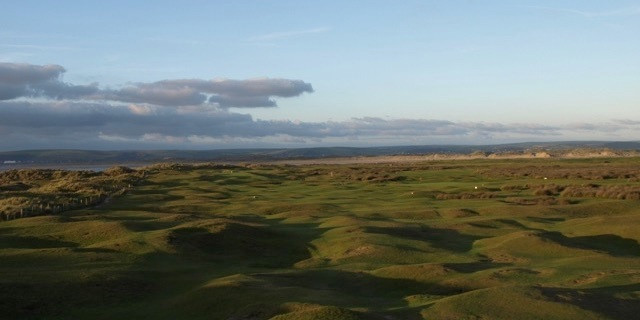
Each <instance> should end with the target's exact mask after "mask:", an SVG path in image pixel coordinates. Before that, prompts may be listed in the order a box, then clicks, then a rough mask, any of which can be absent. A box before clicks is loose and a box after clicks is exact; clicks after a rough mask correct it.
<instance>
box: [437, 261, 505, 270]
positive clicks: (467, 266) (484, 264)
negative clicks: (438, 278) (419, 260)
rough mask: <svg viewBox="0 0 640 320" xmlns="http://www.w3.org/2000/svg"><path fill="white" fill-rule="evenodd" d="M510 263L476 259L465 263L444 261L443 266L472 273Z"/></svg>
mask: <svg viewBox="0 0 640 320" xmlns="http://www.w3.org/2000/svg"><path fill="white" fill-rule="evenodd" d="M510 265H511V263H495V262H490V261H477V262H465V263H444V264H442V266H443V267H445V268H448V269H451V270H453V271H456V272H461V273H474V272H478V271H482V270H487V269H493V268H501V267H506V266H510Z"/></svg>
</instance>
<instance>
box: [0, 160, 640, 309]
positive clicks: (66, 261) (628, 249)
mask: <svg viewBox="0 0 640 320" xmlns="http://www.w3.org/2000/svg"><path fill="white" fill-rule="evenodd" d="M298 164H301V163H298ZM2 177H4V179H5V180H2V179H0V204H1V205H2V207H1V208H0V209H2V210H5V211H6V212H5V213H9V212H17V211H16V210H19V209H20V206H30V207H33V206H34V203H35V202H33V201H35V200H33V199H36V198H37V199H39V200H38V201H40V202H38V203H40V204H42V203H46V204H49V203H53V205H50V207H52V206H53V207H56V208H58V207H57V206H59V208H61V209H60V210H59V211H56V213H55V214H53V213H54V212H53V210H50V211H46V210H45V211H43V212H40V211H38V212H35V211H34V212H35V213H34V214H37V216H31V217H25V218H17V217H16V215H11V218H12V219H11V220H6V221H0V318H3V319H274V320H275V319H277V320H283V319H633V318H637V317H638V314H640V242H639V241H640V158H594V159H475V160H456V161H451V160H446V161H443V160H440V161H436V160H433V161H420V162H408V161H403V162H392V163H367V164H362V163H361V164H355V163H353V164H304V165H297V166H292V165H286V164H279V165H275V164H263V165H241V166H240V165H237V166H234V165H178V164H175V165H155V166H152V167H147V168H144V169H140V170H138V171H137V172H128V171H127V170H122V169H121V170H111V171H107V172H105V173H101V174H87V175H84V174H83V173H76V174H65V173H46V174H41V173H38V174H36V173H33V172H23V173H20V174H19V173H18V172H16V171H13V172H12V171H7V172H3V173H0V178H2ZM18 180H19V181H18ZM17 198H20V199H21V200H20V201H18V200H15V199H17ZM88 198H91V199H97V200H95V201H94V200H92V202H82V199H85V201H86V199H88ZM30 199H31V200H30ZM78 199H80V200H78ZM29 201H31V202H29ZM47 201H48V202H47ZM70 204H74V206H71V205H70ZM65 205H67V206H66V207H65ZM4 217H7V215H5V216H4ZM7 219H8V218H7Z"/></svg>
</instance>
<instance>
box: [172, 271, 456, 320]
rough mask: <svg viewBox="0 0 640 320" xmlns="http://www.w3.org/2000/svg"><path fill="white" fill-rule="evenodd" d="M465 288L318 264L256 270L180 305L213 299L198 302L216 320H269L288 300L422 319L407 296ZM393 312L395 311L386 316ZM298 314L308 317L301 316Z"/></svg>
mask: <svg viewBox="0 0 640 320" xmlns="http://www.w3.org/2000/svg"><path fill="white" fill-rule="evenodd" d="M466 291H468V290H467V289H464V288H458V287H447V286H442V285H439V284H430V283H422V282H417V281H413V280H408V279H391V278H381V277H376V276H373V275H371V274H369V273H365V272H349V271H343V270H326V269H325V270H317V269H316V270H303V271H293V272H277V273H255V274H251V275H248V276H245V277H240V278H238V280H237V281H231V280H230V281H229V282H227V283H225V284H224V285H219V286H206V287H200V288H198V289H197V290H194V291H192V292H193V295H191V296H190V297H189V301H188V302H185V304H184V305H180V306H179V307H180V308H189V307H192V306H194V304H193V302H194V301H203V300H209V301H211V303H209V304H203V303H197V304H195V307H199V308H207V310H209V309H210V311H211V312H213V313H217V314H216V315H215V316H214V317H213V318H218V319H268V318H270V317H272V316H274V315H276V314H279V313H282V310H279V309H281V306H282V305H283V304H285V303H302V304H310V305H327V306H333V307H339V308H347V309H357V310H359V311H362V312H363V313H362V314H361V316H363V318H366V319H422V318H421V317H420V313H419V312H420V310H419V309H413V308H410V309H407V308H406V307H407V302H406V300H405V297H406V296H410V295H415V294H433V295H455V294H459V293H463V292H466ZM212 305H213V307H212ZM230 306H233V308H231V307H230ZM398 308H402V310H399V309H398ZM225 309H226V310H225ZM391 314H394V316H393V317H387V316H389V315H391ZM296 319H306V318H305V317H304V315H303V316H302V317H300V318H296ZM313 319H316V318H313ZM318 319H320V318H318ZM321 319H333V318H330V317H323V318H321ZM349 319H353V318H349Z"/></svg>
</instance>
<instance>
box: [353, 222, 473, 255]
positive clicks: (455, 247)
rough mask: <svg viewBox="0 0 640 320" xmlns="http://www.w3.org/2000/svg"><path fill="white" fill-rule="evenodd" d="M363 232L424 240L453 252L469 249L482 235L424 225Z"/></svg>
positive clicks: (370, 228)
mask: <svg viewBox="0 0 640 320" xmlns="http://www.w3.org/2000/svg"><path fill="white" fill-rule="evenodd" d="M365 232H368V233H377V234H385V235H389V236H392V237H397V238H402V239H409V240H418V241H424V242H428V243H429V244H431V246H433V247H435V248H439V249H445V250H449V251H454V252H467V251H469V250H471V246H472V245H473V242H474V241H476V240H478V239H482V238H483V237H479V236H473V235H468V234H464V233H460V232H458V231H456V230H453V229H437V228H432V227H429V226H425V225H420V226H403V227H366V228H365Z"/></svg>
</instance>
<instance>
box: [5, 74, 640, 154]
mask: <svg viewBox="0 0 640 320" xmlns="http://www.w3.org/2000/svg"><path fill="white" fill-rule="evenodd" d="M64 72H65V69H64V68H63V67H62V66H59V65H31V64H15V63H0V136H1V137H3V138H2V139H1V140H0V149H29V148H47V147H49V148H61V147H73V148H93V149H103V148H112V149H113V148H118V147H129V148H134V147H158V148H162V147H178V148H203V147H217V146H225V147H229V146H256V144H262V145H296V144H301V143H305V142H314V143H316V144H319V143H323V142H325V143H338V144H340V142H341V141H342V143H341V144H345V143H346V144H349V143H351V144H353V143H359V144H372V143H378V144H385V142H388V143H396V144H397V143H402V142H403V141H406V144H413V143H432V141H449V140H451V139H459V140H464V139H465V138H467V139H468V138H469V137H473V138H474V139H477V138H478V137H480V138H482V137H496V136H497V137H500V136H505V137H512V138H513V137H516V138H517V137H523V138H526V137H539V136H558V135H561V134H563V132H566V131H567V130H570V131H574V132H575V131H580V130H590V131H594V130H595V131H598V130H600V128H602V130H601V131H603V132H605V131H606V132H615V131H618V130H626V129H628V128H629V127H634V126H638V123H636V122H635V121H629V120H620V121H615V122H613V123H607V124H606V125H598V124H576V125H573V126H571V127H564V128H561V127H556V126H547V125H536V124H500V123H481V122H470V123H465V122H451V121H442V120H425V119H395V120H385V119H380V118H371V117H364V118H356V119H351V120H349V121H342V122H332V121H327V122H294V121H288V120H282V121H275V120H270V121H265V120H255V119H253V118H252V117H251V116H250V115H249V114H242V113H239V112H233V111H231V110H229V108H258V107H275V106H276V100H275V99H278V98H290V97H296V96H300V95H302V94H304V93H312V92H313V88H312V86H311V84H309V83H306V82H304V81H302V80H290V79H270V78H261V79H249V80H230V79H214V80H201V79H174V80H162V81H157V82H152V83H134V84H131V85H128V86H125V87H122V88H115V89H114V88H102V87H100V86H99V85H98V84H97V83H93V84H88V85H75V84H70V83H65V82H64V81H63V80H62V75H63V74H64ZM416 139H418V140H416ZM420 139H422V140H420ZM447 139H449V140H447ZM451 141H455V140H451Z"/></svg>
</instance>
